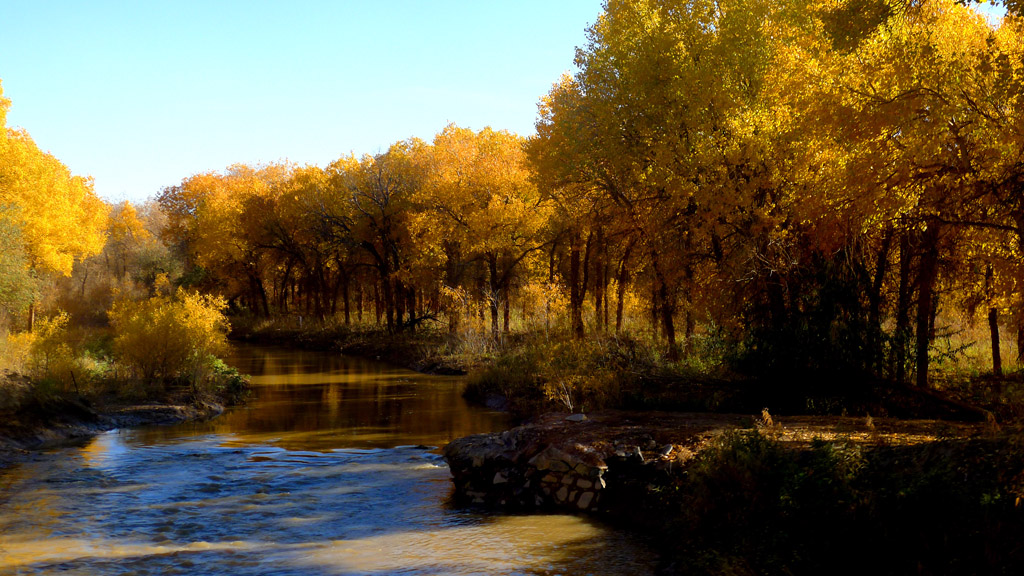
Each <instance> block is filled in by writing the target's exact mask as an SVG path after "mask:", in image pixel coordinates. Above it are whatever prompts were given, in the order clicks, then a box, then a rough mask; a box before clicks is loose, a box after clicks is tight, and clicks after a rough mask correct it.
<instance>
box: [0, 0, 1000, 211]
mask: <svg viewBox="0 0 1024 576" xmlns="http://www.w3.org/2000/svg"><path fill="white" fill-rule="evenodd" d="M601 3H602V2H601V0H464V1H460V2H456V1H450V0H372V1H370V0H322V1H314V0H280V1H263V0H247V1H231V0H205V1H198V0H191V1H190V0H174V1H167V0H164V1H157V0H144V1H121V2H115V1H96V0H91V1H71V0H65V1H59V0H44V1H38V0H0V82H2V87H3V91H4V95H5V96H6V97H7V98H8V99H10V100H11V101H12V105H11V109H10V112H9V114H8V117H7V123H8V126H12V127H20V128H24V129H25V130H27V131H28V132H29V134H31V135H32V137H33V139H34V140H35V141H36V143H37V144H38V145H39V147H40V148H42V149H43V150H47V151H49V152H50V153H52V154H53V155H54V156H56V157H57V158H58V159H60V160H61V161H62V162H64V164H65V165H67V166H68V167H69V168H70V169H71V171H72V172H73V173H75V174H80V175H88V176H92V177H93V178H94V181H95V190H96V192H97V193H98V194H99V195H100V196H101V197H103V198H105V199H106V200H108V201H111V202H117V201H121V200H126V199H127V200H131V201H133V202H140V201H142V200H144V199H146V198H149V197H152V196H154V195H155V194H157V193H158V192H159V191H160V189H161V188H163V187H165V186H173V185H175V184H178V183H180V182H181V181H182V180H183V179H184V178H187V177H188V176H191V175H193V174H197V173H201V172H207V171H211V170H216V171H220V170H223V169H225V168H226V167H228V166H230V165H231V164H235V163H248V164H256V163H261V162H274V161H281V160H288V161H291V162H294V163H297V164H300V165H302V164H316V165H319V166H324V165H326V164H328V163H329V162H331V161H333V160H335V159H337V158H339V157H341V156H343V155H347V154H349V153H355V154H360V155H361V154H364V153H369V154H374V153H377V152H382V151H384V150H386V149H387V147H388V146H389V145H390V144H392V143H394V142H396V141H399V140H403V139H406V138H410V137H419V138H423V139H425V140H430V139H431V138H432V137H433V135H434V134H436V133H437V132H439V131H441V130H442V129H443V128H444V127H445V126H446V125H447V124H449V123H455V124H458V125H460V126H464V127H468V128H473V129H476V130H479V129H481V128H484V127H485V126H491V127H493V128H496V129H507V130H511V131H513V132H516V133H519V134H521V135H524V136H526V135H529V134H532V133H533V131H534V127H533V123H534V120H535V119H536V113H537V102H538V101H539V99H540V97H541V96H543V95H544V94H546V93H547V92H548V90H549V89H550V88H551V85H552V84H553V83H554V82H555V81H556V80H557V79H558V78H559V76H560V75H561V74H562V73H564V72H571V71H573V56H574V54H575V48H576V47H577V46H582V45H584V44H585V42H586V28H587V26H588V25H590V24H591V23H593V22H594V21H595V20H596V18H597V16H598V14H599V13H600V12H601ZM999 12H1001V10H1000V9H998V8H996V9H995V12H994V13H993V12H992V9H991V7H990V8H989V13H990V14H994V17H998V13H999Z"/></svg>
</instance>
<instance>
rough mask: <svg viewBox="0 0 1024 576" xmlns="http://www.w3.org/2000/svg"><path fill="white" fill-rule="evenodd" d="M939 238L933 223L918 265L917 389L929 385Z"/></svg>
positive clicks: (927, 234) (915, 344) (927, 233)
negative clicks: (931, 332)
mask: <svg viewBox="0 0 1024 576" xmlns="http://www.w3.org/2000/svg"><path fill="white" fill-rule="evenodd" d="M938 240H939V225H938V223H937V222H931V223H929V226H928V229H927V230H926V231H925V233H924V236H923V238H922V252H921V260H920V264H919V266H918V268H919V270H918V282H917V331H916V333H915V342H914V346H915V353H914V365H915V366H916V369H917V377H916V382H917V386H918V388H927V387H928V348H929V344H930V339H929V333H930V329H931V326H932V314H933V310H932V305H933V301H934V296H935V280H936V279H937V277H938V271H939V250H938Z"/></svg>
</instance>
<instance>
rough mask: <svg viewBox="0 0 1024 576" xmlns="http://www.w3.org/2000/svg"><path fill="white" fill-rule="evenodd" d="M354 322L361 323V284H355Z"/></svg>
mask: <svg viewBox="0 0 1024 576" xmlns="http://www.w3.org/2000/svg"><path fill="white" fill-rule="evenodd" d="M356 322H358V323H360V324H362V323H363V283H362V282H356Z"/></svg>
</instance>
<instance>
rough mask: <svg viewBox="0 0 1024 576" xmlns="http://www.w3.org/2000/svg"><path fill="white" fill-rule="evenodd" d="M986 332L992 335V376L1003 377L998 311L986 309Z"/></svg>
mask: <svg viewBox="0 0 1024 576" xmlns="http://www.w3.org/2000/svg"><path fill="white" fill-rule="evenodd" d="M988 330H989V333H990V334H991V335H992V375H993V376H1002V375H1003V359H1002V357H1001V356H1000V354H999V309H997V308H989V309H988Z"/></svg>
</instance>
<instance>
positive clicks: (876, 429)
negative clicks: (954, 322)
mask: <svg viewBox="0 0 1024 576" xmlns="http://www.w3.org/2000/svg"><path fill="white" fill-rule="evenodd" d="M755 427H756V428H758V429H760V430H761V431H762V432H763V433H765V434H767V435H769V436H770V437H771V438H773V439H775V440H777V441H779V442H782V443H783V444H784V445H787V446H790V447H792V448H794V449H800V448H801V447H806V446H809V445H810V443H811V441H812V440H813V439H821V440H832V441H841V442H843V443H852V444H863V445H868V446H870V445H888V446H893V445H900V444H920V443H927V442H932V441H934V440H936V439H938V438H949V437H970V436H974V435H977V434H979V433H981V432H983V431H984V430H985V426H984V425H980V424H969V423H955V422H941V421H924V420H919V421H900V420H892V419H872V418H871V417H870V416H868V417H865V418H848V417H843V418H840V417H791V418H786V419H785V421H784V422H783V421H779V420H778V419H776V420H775V421H773V419H772V418H771V416H769V415H768V414H767V412H765V413H763V414H762V415H761V416H744V415H730V414H696V413H659V412H641V413H636V412H618V411H607V412H600V413H594V414H590V415H588V416H583V415H580V414H576V415H566V414H548V415H545V416H542V417H540V418H538V419H537V420H536V421H534V422H532V423H530V424H527V425H525V426H520V427H518V428H514V429H512V430H507V431H505V432H501V433H495V434H477V435H474V436H468V437H465V438H460V439H458V440H455V441H453V442H451V443H450V444H448V446H447V447H445V450H444V456H445V459H446V460H447V461H448V465H449V467H450V469H451V473H452V476H453V481H454V483H455V496H454V498H455V500H456V502H457V503H459V504H473V505H482V506H485V507H490V508H497V509H503V510H558V511H576V512H579V511H586V512H602V513H604V512H607V513H611V514H614V515H630V516H632V515H634V514H635V513H636V512H637V511H638V510H640V509H642V508H644V506H645V505H647V504H650V501H651V499H650V496H651V495H652V494H657V493H658V492H659V491H661V490H665V489H670V488H671V487H672V486H673V485H675V484H677V483H678V480H679V479H680V477H681V476H682V474H683V473H684V471H685V469H686V466H687V464H688V463H689V462H690V461H691V460H692V459H693V458H694V457H695V456H696V455H697V454H698V453H699V452H700V451H701V450H702V448H704V447H705V446H707V445H709V444H710V441H711V440H712V439H713V438H714V437H715V436H717V435H721V434H723V433H726V432H728V431H730V430H737V429H751V428H755Z"/></svg>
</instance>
